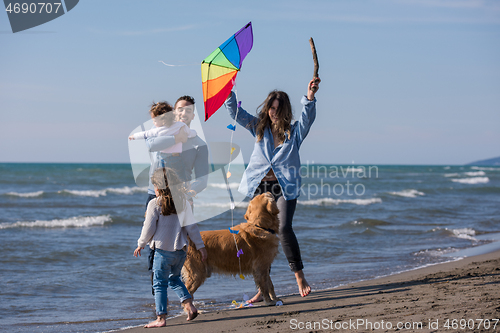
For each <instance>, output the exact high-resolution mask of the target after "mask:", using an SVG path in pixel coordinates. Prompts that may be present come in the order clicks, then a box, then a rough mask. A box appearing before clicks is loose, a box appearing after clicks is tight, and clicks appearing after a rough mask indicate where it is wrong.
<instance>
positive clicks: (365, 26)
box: [0, 0, 500, 164]
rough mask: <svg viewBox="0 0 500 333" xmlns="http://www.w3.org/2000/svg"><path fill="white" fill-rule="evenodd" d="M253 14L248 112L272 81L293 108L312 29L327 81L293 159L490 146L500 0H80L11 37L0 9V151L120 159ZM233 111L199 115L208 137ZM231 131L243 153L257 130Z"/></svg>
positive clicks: (499, 130) (423, 155) (497, 115)
mask: <svg viewBox="0 0 500 333" xmlns="http://www.w3.org/2000/svg"><path fill="white" fill-rule="evenodd" d="M249 21H252V24H253V31H254V46H253V49H252V51H251V52H250V54H249V55H248V56H247V58H246V59H245V62H244V63H243V67H242V71H241V72H240V73H239V74H238V79H237V91H238V97H239V99H240V100H241V101H242V103H243V104H242V106H243V107H244V108H246V109H247V111H249V112H251V113H254V112H255V109H256V107H257V106H258V105H259V104H260V103H261V102H262V101H263V100H264V99H265V97H266V96H267V94H268V93H269V91H270V90H272V89H280V90H284V91H286V92H287V93H288V94H289V95H290V98H291V100H292V105H293V107H294V111H295V115H296V116H298V114H299V113H300V97H301V95H303V94H304V93H305V92H306V87H307V83H308V81H309V80H310V79H311V77H312V73H313V63H312V56H311V51H310V48H309V43H308V39H309V37H313V38H314V40H315V42H316V47H317V50H318V57H319V61H320V71H319V73H320V77H321V78H322V83H321V87H320V90H319V92H318V94H317V99H318V103H317V110H318V114H317V118H316V122H315V123H314V125H313V127H312V129H311V132H310V133H309V136H308V137H307V138H306V140H305V141H304V144H303V145H302V148H301V156H302V162H303V163H307V162H309V163H313V162H315V163H333V164H351V163H352V162H353V161H354V163H355V164H463V163H468V162H471V161H474V160H478V159H485V158H491V157H496V156H499V155H500V145H499V142H500V61H499V59H500V4H499V3H498V1H486V0H485V1H480V0H409V1H402V0H374V1H331V0H330V1H294V0H286V1H239V2H238V1H183V2H174V1H164V0H161V1H160V0H157V1H154V0H151V1H139V0H119V1H118V0H114V1H112V0H108V1H97V0H85V1H80V2H79V4H78V5H77V6H76V7H75V8H74V9H73V10H72V11H70V12H68V13H67V14H65V15H63V16H62V17H60V18H58V19H56V20H53V21H51V22H48V23H46V24H44V25H41V26H38V27H35V28H33V29H30V30H27V31H25V32H20V33H16V34H13V33H12V32H11V30H10V25H9V22H8V18H7V14H6V13H5V12H4V13H3V14H0V43H1V45H2V51H1V52H0V73H1V74H0V110H1V113H0V141H1V145H0V162H127V161H128V160H129V158H128V143H127V137H128V135H129V133H130V132H131V131H132V130H133V129H134V128H136V127H137V126H138V125H140V124H141V123H143V122H144V121H146V120H148V117H149V116H148V113H147V111H148V106H149V104H150V103H151V102H152V101H153V100H154V101H158V100H167V101H170V102H172V103H173V102H174V101H175V100H176V99H177V97H178V96H180V95H184V94H190V95H192V96H194V97H195V98H196V100H197V102H198V103H197V110H198V112H199V113H200V114H202V113H203V97H202V91H201V75H200V63H201V60H203V59H204V58H205V57H206V56H207V55H209V54H210V53H211V52H212V51H213V50H214V49H215V48H217V47H218V46H219V45H220V44H221V43H222V42H224V41H225V40H226V39H227V38H228V37H230V36H231V35H232V34H233V33H234V32H236V31H237V30H239V29H240V28H241V27H242V26H244V25H245V24H246V23H247V22H249ZM159 61H164V62H165V63H168V64H174V65H178V66H176V67H167V66H165V65H163V64H162V63H160V62H159ZM180 65H182V66H180ZM229 122H230V119H229V116H228V115H227V113H226V111H225V110H224V109H221V110H219V111H218V112H217V113H216V114H215V115H214V116H213V117H212V118H211V119H210V120H209V121H208V122H207V123H203V130H204V134H205V137H206V139H207V141H228V140H229V137H230V132H229V130H227V129H226V126H227V124H229ZM235 142H236V143H238V144H239V145H240V146H241V147H242V151H243V153H244V156H246V159H248V156H249V154H250V153H251V150H252V147H253V138H252V137H251V136H250V135H249V134H248V133H246V132H245V130H243V129H242V128H238V129H237V130H236V132H235Z"/></svg>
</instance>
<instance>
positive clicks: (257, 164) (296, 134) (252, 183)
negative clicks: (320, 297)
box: [225, 78, 320, 303]
mask: <svg viewBox="0 0 500 333" xmlns="http://www.w3.org/2000/svg"><path fill="white" fill-rule="evenodd" d="M319 82H320V80H319V78H318V79H317V80H316V81H315V80H311V81H310V82H309V85H308V89H307V95H306V96H303V97H302V100H301V103H302V112H301V114H300V118H299V119H298V120H297V121H296V122H294V123H292V119H293V114H292V106H291V104H290V99H289V98H288V95H287V94H286V93H285V92H283V91H277V90H274V91H272V92H271V93H269V95H268V96H267V98H266V100H265V101H264V102H263V103H262V104H261V105H260V106H259V109H258V112H257V116H256V117H255V116H252V115H251V114H249V113H248V112H246V111H245V110H243V109H242V108H241V107H239V108H238V107H237V102H236V97H235V95H234V93H231V94H230V95H229V97H228V99H227V100H226V103H225V106H226V108H227V109H228V111H229V114H230V116H231V118H233V119H234V118H235V117H236V115H237V119H236V121H237V122H238V124H240V125H241V126H243V127H245V128H246V129H248V130H249V131H250V133H251V134H252V135H253V136H254V137H256V141H255V146H254V149H253V152H252V156H251V157H250V162H249V164H248V167H247V168H246V170H245V173H244V174H243V178H242V180H241V184H240V187H239V191H240V192H242V193H243V194H245V195H247V196H248V197H253V196H255V195H258V194H260V193H264V192H271V193H272V194H273V196H274V198H275V200H276V202H277V204H278V208H279V210H280V213H279V215H278V218H279V220H280V230H279V233H280V235H279V236H280V240H281V246H282V248H283V252H284V253H285V256H286V258H287V259H288V263H289V266H290V269H291V270H292V271H293V272H294V273H295V278H296V280H297V285H298V287H299V292H300V295H301V296H303V297H304V296H306V295H308V294H309V293H310V292H311V287H310V286H309V284H308V283H307V281H306V279H305V277H304V272H303V271H302V269H303V268H304V266H303V264H302V259H301V256H300V248H299V243H298V242H297V238H296V236H295V233H294V231H293V229H292V220H293V214H294V212H295V207H296V205H297V198H298V196H299V195H300V185H301V178H300V156H299V148H300V146H301V144H302V141H303V140H304V138H305V137H306V136H307V133H309V129H310V128H311V125H312V123H313V122H314V119H315V118H316V98H315V97H314V95H315V93H316V91H317V89H318V88H319ZM261 300H262V297H261V295H260V291H259V293H258V294H257V295H255V297H253V298H252V299H251V300H249V303H253V302H258V301H261Z"/></svg>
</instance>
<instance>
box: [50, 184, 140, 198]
mask: <svg viewBox="0 0 500 333" xmlns="http://www.w3.org/2000/svg"><path fill="white" fill-rule="evenodd" d="M147 191H148V188H147V186H143V187H128V186H125V187H120V188H106V189H103V190H81V191H80V190H62V191H58V192H57V193H68V194H71V195H78V196H83V197H95V198H97V197H103V196H106V195H108V193H113V194H125V195H130V194H134V193H137V192H147Z"/></svg>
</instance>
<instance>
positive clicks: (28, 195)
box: [5, 191, 43, 198]
mask: <svg viewBox="0 0 500 333" xmlns="http://www.w3.org/2000/svg"><path fill="white" fill-rule="evenodd" d="M5 195H11V196H13V197H22V198H34V197H39V196H41V195H43V191H37V192H27V193H17V192H9V193H5Z"/></svg>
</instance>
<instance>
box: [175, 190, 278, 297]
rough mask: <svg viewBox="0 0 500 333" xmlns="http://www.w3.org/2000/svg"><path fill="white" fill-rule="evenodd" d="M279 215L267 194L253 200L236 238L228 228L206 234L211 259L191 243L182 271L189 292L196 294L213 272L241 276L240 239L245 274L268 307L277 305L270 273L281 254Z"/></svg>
mask: <svg viewBox="0 0 500 333" xmlns="http://www.w3.org/2000/svg"><path fill="white" fill-rule="evenodd" d="M278 212H279V210H278V207H277V206H276V202H275V201H274V198H273V196H272V195H271V194H270V193H264V194H260V195H258V196H256V197H255V198H253V199H252V200H251V201H250V203H249V205H248V208H247V212H246V214H245V216H244V217H245V219H246V220H247V222H246V223H241V224H239V225H237V226H235V227H234V228H233V230H239V232H238V234H234V237H233V234H232V233H231V232H230V231H229V230H228V229H226V230H212V231H202V232H201V237H202V238H203V242H204V243H205V248H206V250H207V254H208V258H207V259H206V260H205V261H201V255H200V253H199V251H196V250H195V247H194V244H191V246H189V249H188V253H187V258H186V262H185V263H184V267H183V269H182V277H183V278H184V283H185V284H186V288H187V289H188V291H189V293H190V294H191V295H193V294H194V292H195V291H196V290H197V289H198V288H199V287H200V286H201V285H202V284H203V283H204V282H205V280H206V279H207V278H208V277H210V275H211V274H212V273H216V274H222V275H234V276H239V274H240V264H239V263H238V257H237V250H236V246H235V238H236V243H237V244H238V249H241V250H243V254H241V255H240V257H239V259H240V260H241V273H242V274H243V275H250V274H251V275H253V279H254V281H255V285H256V286H257V288H259V289H260V291H261V292H262V296H263V298H264V301H265V302H266V305H274V304H276V302H277V301H279V299H278V298H276V294H275V293H274V286H273V283H272V281H271V277H270V276H269V272H270V269H271V264H272V262H273V261H274V258H275V257H276V255H277V254H278V245H279V239H278V235H277V233H278V229H279V221H278Z"/></svg>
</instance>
